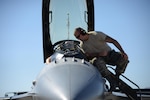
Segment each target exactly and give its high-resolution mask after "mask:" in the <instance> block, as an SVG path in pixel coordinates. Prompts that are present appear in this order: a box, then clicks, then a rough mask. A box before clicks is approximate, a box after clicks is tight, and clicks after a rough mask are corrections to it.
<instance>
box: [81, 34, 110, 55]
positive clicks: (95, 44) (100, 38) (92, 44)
mask: <svg viewBox="0 0 150 100" xmlns="http://www.w3.org/2000/svg"><path fill="white" fill-rule="evenodd" d="M88 34H89V38H88V40H87V41H83V42H82V43H81V45H80V46H81V48H82V49H83V50H84V52H85V53H100V52H104V51H110V50H111V48H110V47H109V46H108V44H107V43H106V42H105V38H106V36H107V35H106V34H104V33H103V32H97V31H91V32H88Z"/></svg>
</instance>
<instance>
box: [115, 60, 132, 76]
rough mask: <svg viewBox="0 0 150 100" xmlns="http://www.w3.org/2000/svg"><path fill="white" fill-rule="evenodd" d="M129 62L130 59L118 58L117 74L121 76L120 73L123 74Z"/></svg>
mask: <svg viewBox="0 0 150 100" xmlns="http://www.w3.org/2000/svg"><path fill="white" fill-rule="evenodd" d="M128 63H129V60H124V59H123V58H121V59H120V60H118V62H117V64H116V70H115V72H116V76H118V77H119V75H121V74H122V73H124V71H125V69H126V67H127V65H128Z"/></svg>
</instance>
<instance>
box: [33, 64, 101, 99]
mask: <svg viewBox="0 0 150 100" xmlns="http://www.w3.org/2000/svg"><path fill="white" fill-rule="evenodd" d="M35 91H36V93H37V94H40V95H41V96H43V97H46V98H49V100H93V98H99V97H101V96H102V95H103V93H104V83H103V80H102V77H101V76H100V75H99V73H98V72H97V71H96V70H95V68H94V67H90V66H87V65H84V64H79V63H65V64H64V63H63V64H57V66H53V67H51V66H48V67H47V68H45V70H43V71H42V72H41V74H40V75H39V77H38V78H37V84H36V86H35Z"/></svg>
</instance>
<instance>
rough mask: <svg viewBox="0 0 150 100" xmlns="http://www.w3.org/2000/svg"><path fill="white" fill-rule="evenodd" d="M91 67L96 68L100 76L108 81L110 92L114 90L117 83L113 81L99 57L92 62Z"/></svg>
mask: <svg viewBox="0 0 150 100" xmlns="http://www.w3.org/2000/svg"><path fill="white" fill-rule="evenodd" d="M93 65H94V66H96V67H97V69H98V70H99V72H100V73H101V75H102V76H103V77H104V78H106V79H107V80H108V81H109V83H110V91H113V90H115V88H116V86H117V83H116V81H115V80H113V78H112V75H111V73H110V71H109V70H108V69H107V67H106V63H105V61H104V60H103V59H102V58H101V57H99V58H97V59H96V60H94V62H93Z"/></svg>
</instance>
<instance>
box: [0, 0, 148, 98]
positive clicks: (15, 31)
mask: <svg viewBox="0 0 150 100" xmlns="http://www.w3.org/2000/svg"><path fill="white" fill-rule="evenodd" d="M94 2H95V30H97V31H103V32H104V33H106V34H108V35H110V36H111V37H113V38H115V39H116V40H118V42H119V43H120V44H121V45H122V47H123V49H124V50H125V52H126V53H127V54H128V56H129V60H130V63H129V65H128V67H127V69H126V71H125V73H124V75H125V76H127V77H128V78H129V79H131V80H132V81H134V82H135V83H136V84H137V85H139V86H140V87H141V88H146V87H150V79H149V75H150V74H149V71H150V67H149V66H150V64H149V61H150V60H149V57H150V52H149V51H150V44H149V43H150V40H149V37H150V6H149V5H150V1H149V0H113V1H112V0H111V1H110V0H94ZM0 13H1V14H0V22H1V23H0V49H1V50H0V51H1V52H0V96H4V94H5V92H13V91H30V90H31V86H32V80H34V79H35V78H36V76H37V74H38V73H39V72H40V70H41V69H42V68H43V67H44V65H45V64H44V63H43V51H42V16H41V15H42V14H41V13H42V0H1V1H0ZM111 47H112V48H114V49H116V48H115V47H114V46H113V45H111ZM116 50H117V49H116ZM133 87H134V86H133Z"/></svg>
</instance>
